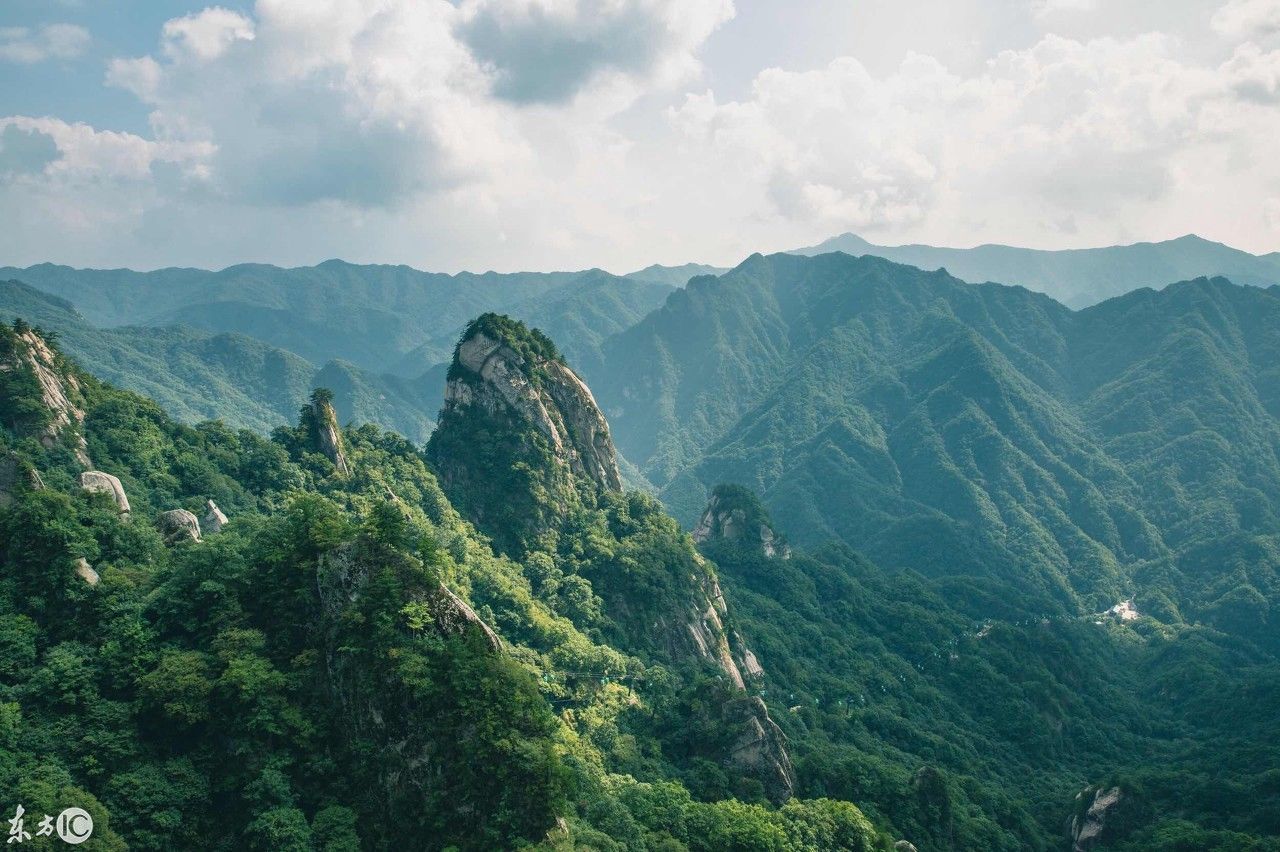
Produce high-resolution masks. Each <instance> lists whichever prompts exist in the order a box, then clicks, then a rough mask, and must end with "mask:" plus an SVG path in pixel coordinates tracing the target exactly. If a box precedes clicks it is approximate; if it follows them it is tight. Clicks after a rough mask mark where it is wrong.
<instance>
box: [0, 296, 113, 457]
mask: <svg viewBox="0 0 1280 852" xmlns="http://www.w3.org/2000/svg"><path fill="white" fill-rule="evenodd" d="M0 412H3V416H4V417H5V418H6V420H8V421H9V422H8V423H7V424H6V425H8V426H9V427H10V428H12V429H13V431H14V432H15V433H16V434H18V435H30V436H33V437H36V438H38V439H39V440H40V443H41V444H42V445H43V446H44V447H45V448H46V449H52V448H53V447H55V446H58V445H60V444H61V445H62V446H65V447H66V448H67V449H69V450H70V451H71V452H72V453H73V454H74V455H75V457H76V461H77V462H79V464H80V465H81V466H82V467H86V468H87V467H91V466H92V465H91V463H90V461H89V452H88V448H87V446H86V445H85V440H84V435H83V427H84V408H83V396H82V394H81V389H80V382H79V380H78V379H77V378H76V376H75V375H74V373H72V372H71V371H69V370H67V369H66V368H65V367H64V366H63V365H62V364H61V363H60V356H59V354H58V353H57V352H55V351H54V349H53V348H52V347H51V346H50V345H49V343H48V342H47V341H46V340H45V339H44V338H43V337H42V336H41V335H40V334H39V333H37V332H36V331H35V330H34V329H32V328H30V327H29V326H27V325H26V324H25V323H22V322H21V321H19V322H16V323H14V325H13V326H12V327H10V326H7V325H0Z"/></svg>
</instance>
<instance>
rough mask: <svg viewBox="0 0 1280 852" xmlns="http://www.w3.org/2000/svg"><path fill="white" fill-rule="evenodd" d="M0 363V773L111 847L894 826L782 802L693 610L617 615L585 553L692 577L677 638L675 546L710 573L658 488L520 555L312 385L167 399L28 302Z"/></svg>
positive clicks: (729, 836)
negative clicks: (691, 621) (658, 621)
mask: <svg viewBox="0 0 1280 852" xmlns="http://www.w3.org/2000/svg"><path fill="white" fill-rule="evenodd" d="M33 353H34V354H33ZM0 366H3V368H4V369H2V370H0V379H2V380H3V381H0V409H3V410H4V411H6V412H10V413H11V412H24V413H25V414H26V415H27V419H23V420H22V421H21V422H18V421H14V420H12V419H10V420H8V422H5V423H3V424H0V459H2V460H4V464H5V466H6V467H5V470H8V469H9V468H12V470H13V471H14V472H15V473H16V474H20V475H15V476H12V477H10V476H8V475H7V474H6V475H4V476H2V477H0V493H2V495H3V498H4V499H3V500H0V569H2V570H0V648H3V650H4V653H3V655H0V789H4V790H6V791H13V792H15V793H16V794H17V795H18V796H20V797H21V798H22V801H23V802H24V803H25V804H26V806H27V807H29V808H30V809H31V810H30V812H32V813H37V812H40V811H41V810H43V811H45V812H50V813H56V812H57V806H60V804H67V803H68V802H70V801H73V802H75V803H76V805H77V806H81V807H84V808H85V809H86V810H88V811H89V812H90V813H91V815H92V817H93V819H94V823H95V835H94V841H93V842H94V843H95V844H97V845H99V846H101V847H102V848H110V849H124V848H141V849H182V848H206V847H208V846H209V838H215V837H216V838H218V840H217V841H216V843H217V845H218V848H224V847H225V848H251V849H297V850H303V849H311V848H317V847H320V848H325V849H343V850H356V849H362V848H363V849H405V848H414V849H476V850H481V849H495V848H497V849H514V848H528V849H546V850H551V849H566V848H598V849H624V848H625V849H637V850H644V849H664V850H680V849H689V850H696V852H713V850H723V849H733V848H738V849H744V850H745V849H762V848H778V849H783V848H785V849H795V850H828V849H832V850H856V852H871V849H872V848H873V843H874V844H876V845H878V846H880V847H881V848H883V846H884V845H885V844H887V843H891V840H890V839H889V838H887V837H884V836H881V835H879V834H878V832H877V831H876V829H875V828H873V826H872V825H871V824H870V823H869V821H868V820H867V819H866V818H865V817H864V816H863V815H862V814H861V813H860V812H859V811H858V809H857V808H856V807H854V806H853V805H852V804H850V803H848V802H840V801H835V800H831V799H821V800H814V801H809V800H799V799H795V800H792V801H789V802H788V803H787V804H786V805H785V806H784V807H773V806H770V805H768V804H767V803H766V802H765V796H764V793H765V787H764V785H763V783H762V782H761V781H760V780H759V779H758V778H757V777H756V766H757V765H762V764H761V763H760V761H759V760H754V759H752V760H749V759H746V758H744V756H743V755H744V754H745V755H747V756H748V757H750V756H756V755H766V754H774V753H775V752H773V751H770V749H769V747H768V744H769V742H773V740H771V739H770V738H769V736H768V735H767V732H766V735H764V737H763V739H750V738H747V739H744V728H743V726H744V724H745V725H747V727H746V730H745V733H746V734H751V733H752V732H753V731H755V730H760V725H761V724H762V723H761V719H762V718H763V719H764V720H767V719H768V717H767V714H766V715H764V716H763V717H762V716H760V715H758V713H759V712H760V711H759V710H758V709H757V708H763V707H764V705H763V702H762V701H760V699H759V698H758V697H752V696H748V695H747V694H746V692H745V690H744V689H742V688H738V687H735V686H731V685H728V684H726V683H724V682H723V681H722V680H718V679H717V675H718V676H720V677H721V678H722V677H723V676H724V674H725V673H726V668H725V667H724V664H723V661H720V660H717V659H715V658H714V657H710V658H709V657H707V656H705V655H703V654H701V653H700V652H699V651H697V650H694V649H695V648H696V643H695V642H693V641H692V637H689V638H687V639H684V640H683V641H682V644H681V645H680V646H679V647H676V648H672V649H669V650H664V646H663V643H662V642H661V637H660V635H655V634H654V633H653V632H652V631H633V630H628V629H622V628H619V629H616V630H615V629H614V628H613V627H611V625H622V624H623V622H624V621H625V619H624V618H623V616H624V615H625V614H624V613H619V612H618V611H616V610H614V609H612V608H611V607H605V608H603V609H602V604H601V597H600V596H598V595H597V592H596V590H594V589H593V586H592V584H591V581H589V580H587V579H586V577H587V576H597V577H601V578H607V577H610V576H613V577H615V578H619V577H620V574H619V569H620V568H622V567H623V566H624V565H630V564H638V565H644V566H647V567H648V568H649V569H650V573H649V574H648V575H647V576H648V577H649V578H650V579H660V578H664V577H665V578H666V580H667V582H668V583H669V586H670V588H671V589H672V590H673V592H674V594H675V597H673V598H668V599H655V600H652V601H651V602H650V603H651V606H652V609H650V610H648V611H647V612H646V615H648V614H652V613H655V612H661V609H660V608H661V606H662V604H663V603H664V602H669V601H679V603H680V605H679V606H678V607H677V608H676V609H674V610H671V611H669V612H667V613H665V614H666V616H667V617H668V618H670V619H672V622H673V628H675V627H679V629H678V630H675V631H674V633H673V635H676V636H681V635H684V636H688V634H687V633H685V632H684V630H683V625H684V620H685V619H686V618H688V617H689V615H690V614H691V612H690V609H691V608H692V611H693V612H698V611H699V610H700V608H701V607H702V606H703V605H704V604H705V603H706V602H707V601H706V598H705V597H704V596H703V595H704V594H705V592H704V590H703V588H702V587H701V586H700V585H699V584H696V583H694V584H691V583H690V582H689V579H688V578H687V577H686V575H685V570H686V569H688V568H690V567H691V566H698V567H699V569H700V570H701V572H702V577H704V578H713V577H714V573H713V572H712V569H711V568H710V566H709V565H707V563H705V561H701V557H698V556H697V554H696V553H695V552H694V551H693V549H692V545H691V542H690V540H689V538H688V536H687V535H684V534H683V533H681V532H680V531H679V529H678V527H677V526H676V525H675V523H674V522H673V521H671V520H670V519H669V518H666V517H665V516H664V515H663V514H662V512H661V510H660V508H658V507H657V505H656V504H655V503H654V502H653V501H652V500H650V499H648V498H645V497H644V496H643V495H639V494H631V495H623V494H621V493H618V492H612V491H611V492H609V493H608V494H601V495H600V497H601V499H602V500H605V501H606V502H607V503H608V508H607V509H606V510H601V514H599V515H596V516H593V518H592V519H591V520H592V524H591V529H590V530H589V531H585V530H584V531H575V530H574V529H572V528H565V529H563V530H561V532H562V533H563V535H564V538H565V540H566V541H568V540H570V539H572V540H575V541H576V542H577V543H578V544H582V543H585V542H586V541H590V543H591V545H592V549H589V550H582V549H576V550H575V551H574V554H573V559H572V560H569V559H568V558H566V556H564V555H562V554H559V553H548V552H541V553H540V554H538V555H534V554H531V555H530V557H529V558H528V559H526V560H524V561H520V562H517V561H514V560H512V559H510V558H507V557H504V556H500V555H495V554H494V553H493V551H492V550H491V549H490V548H489V546H488V544H487V541H486V540H485V539H484V538H483V537H482V536H480V535H478V534H477V533H476V531H475V529H474V528H473V527H472V526H471V525H470V524H469V523H467V522H466V521H465V520H463V519H462V518H461V517H460V516H459V515H458V513H457V512H456V511H455V510H454V509H453V507H452V506H451V505H450V502H449V500H448V499H447V497H446V496H445V494H444V493H443V492H442V491H441V490H440V488H439V486H438V484H437V481H436V479H435V477H434V475H433V474H432V473H431V471H430V470H429V469H428V467H427V466H426V464H425V463H424V459H423V457H422V455H421V454H420V453H419V452H418V451H417V450H416V449H415V448H414V447H413V446H412V445H411V444H409V443H408V442H407V441H405V440H404V439H403V438H400V437H399V436H396V435H393V434H390V433H385V432H382V431H381V430H379V429H378V428H377V427H373V426H364V427H361V428H359V429H355V430H347V431H342V430H340V429H339V428H338V426H337V423H336V418H335V415H334V414H333V412H332V409H331V405H330V401H329V396H328V394H326V393H324V392H323V391H320V392H317V393H316V394H315V395H314V396H313V398H312V403H311V404H310V405H309V406H308V408H307V411H306V412H304V416H303V417H302V420H301V422H300V423H299V425H298V427H297V428H284V429H280V430H278V431H277V432H276V434H275V435H273V437H272V439H271V440H267V439H265V438H263V437H261V436H258V435H254V434H253V433H251V432H247V431H244V432H239V433H236V432H233V431H232V430H230V429H227V428H226V427H225V426H223V425H221V424H218V423H204V424H200V425H199V426H198V427H195V428H192V427H187V426H183V425H181V424H178V423H176V422H175V421H173V420H172V419H171V418H169V417H168V416H166V415H165V414H164V413H163V412H162V411H161V410H160V409H159V407H158V406H156V405H155V404H154V403H152V402H150V401H148V400H145V399H142V398H140V397H137V396H135V395H133V394H130V393H127V392H122V391H118V390H115V389H113V388H111V387H110V386H107V385H104V384H102V383H101V382H99V381H97V380H95V379H93V378H92V377H91V376H89V375H87V374H84V373H81V372H80V371H79V370H78V369H77V368H76V367H75V366H74V365H73V364H71V363H69V362H68V361H67V360H66V359H65V358H64V357H62V356H61V355H59V354H58V353H57V352H56V349H52V348H50V347H49V346H48V345H47V342H46V341H44V340H43V339H42V338H40V337H39V335H38V334H36V333H35V332H33V331H32V330H31V329H29V328H27V327H26V326H25V325H23V324H21V323H19V324H15V326H13V327H11V326H9V325H7V324H0ZM55 387H56V388H58V389H60V390H59V393H57V394H53V393H52V390H53V389H54V388H55ZM72 411H74V416H72V415H71V414H69V412H72ZM51 418H52V419H54V420H58V422H59V423H61V424H62V425H61V426H60V427H59V428H58V429H57V430H55V432H54V433H51V434H50V436H49V437H50V440H49V441H48V442H47V443H44V442H42V441H41V440H40V438H41V436H42V435H43V434H44V430H45V429H46V426H47V424H48V422H51ZM59 418H61V419H59ZM63 420H65V422H62V421H63ZM28 421H29V422H28ZM78 437H84V438H85V439H86V446H87V455H86V456H85V457H84V458H83V459H82V458H80V457H78V456H77V454H76V452H75V446H74V445H75V439H77V438H78ZM90 458H91V459H92V464H93V465H95V466H96V467H97V468H98V470H95V471H89V470H86V469H85V463H86V462H87V460H88V459H90ZM104 481H108V482H111V483H112V485H113V487H112V488H111V489H109V491H110V493H103V492H102V490H101V489H100V488H98V485H99V484H100V483H102V482H104ZM126 494H127V498H128V504H129V511H124V512H122V508H123V501H124V498H125V495H126ZM215 504H216V507H220V508H219V509H218V510H217V514H215ZM200 515H203V516H204V517H203V520H202V519H201V518H200ZM588 533H589V534H588ZM674 554H680V558H678V559H675V560H674V561H672V562H670V563H663V562H662V561H661V560H660V559H656V558H655V557H657V556H673V555H674ZM615 560H616V561H615ZM624 582H630V581H627V580H624ZM685 593H693V594H694V595H695V597H694V598H693V599H684V600H681V598H680V595H682V594H685ZM606 597H607V596H606ZM720 606H721V607H722V611H725V610H723V603H722V602H721V603H720ZM725 612H726V614H727V611H725ZM701 617H703V618H705V619H708V620H709V619H710V618H711V616H710V615H709V614H708V615H705V616H701ZM704 629H706V630H707V631H708V633H707V635H708V636H711V637H712V638H714V639H716V640H717V641H718V642H719V643H721V644H722V645H723V644H724V643H726V642H728V641H729V639H728V637H727V636H726V634H725V633H724V630H725V628H724V627H721V628H720V629H719V632H718V633H716V632H712V631H711V629H710V627H706V628H704ZM606 630H608V631H609V632H613V633H615V637H616V639H617V641H619V642H620V643H621V642H625V643H628V644H629V645H631V647H632V648H633V650H632V651H626V650H622V649H620V648H619V647H616V646H613V645H610V644H608V643H606V642H604V641H602V638H601V635H602V633H603V632H605V631H606ZM735 641H740V639H735ZM751 721H754V722H755V726H756V727H755V728H752V727H751V726H750V724H748V723H749V722H751ZM775 736H777V737H780V736H781V735H780V734H776V735H775ZM744 742H745V744H746V746H747V747H748V748H746V749H745V750H744V749H742V748H738V749H737V750H735V746H736V745H740V744H742V743H744ZM761 759H763V758H761ZM735 793H737V794H739V796H740V797H739V798H734V797H733V795H734V794H735ZM695 794H696V798H695Z"/></svg>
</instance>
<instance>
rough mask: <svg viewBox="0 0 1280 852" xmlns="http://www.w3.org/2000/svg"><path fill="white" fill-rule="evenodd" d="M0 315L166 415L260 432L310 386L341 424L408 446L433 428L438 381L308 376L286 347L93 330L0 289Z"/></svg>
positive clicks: (355, 372)
mask: <svg viewBox="0 0 1280 852" xmlns="http://www.w3.org/2000/svg"><path fill="white" fill-rule="evenodd" d="M0 313H3V314H6V315H16V316H23V317H26V318H28V319H29V321H30V322H32V323H35V324H37V325H39V326H41V327H42V328H44V329H46V330H48V331H52V332H56V333H57V334H58V336H59V339H60V340H61V341H62V344H63V345H64V346H65V347H66V349H67V351H68V352H69V353H70V354H71V355H73V356H74V357H76V358H77V359H80V360H82V361H83V362H84V363H89V364H93V365H94V371H95V373H96V374H97V375H99V376H101V377H102V378H104V379H107V380H108V381H112V382H115V383H117V384H119V385H120V386H121V387H125V388H128V389H130V390H133V391H136V392H138V393H142V394H146V395H148V396H150V397H151V398H152V399H155V400H156V401H157V402H159V403H160V404H161V405H163V406H164V408H165V410H166V411H168V412H169V413H170V414H172V415H173V416H174V417H176V418H178V419H179V420H181V421H183V422H186V423H195V422H197V421H200V420H206V419H210V418H214V417H218V418H222V419H224V420H226V421H227V422H228V423H229V424H231V425H232V426H235V427H243V428H249V429H254V430H257V431H259V432H262V433H266V432H269V431H271V430H272V429H274V428H275V427H277V426H279V425H282V424H285V423H289V422H291V421H292V420H293V419H294V417H295V416H296V415H297V412H298V408H299V406H301V405H302V404H303V402H305V401H306V398H307V395H308V394H309V393H310V392H311V389H312V388H313V387H315V386H316V385H318V384H320V385H324V386H327V387H332V388H334V389H335V390H336V391H337V394H338V398H337V407H338V411H339V416H340V417H342V419H343V421H344V422H347V421H352V420H354V421H356V422H358V423H363V422H372V423H378V424H381V425H383V426H386V427H388V428H394V429H397V430H398V431H400V432H402V433H404V434H405V435H407V436H408V437H410V438H412V439H413V440H415V441H419V442H422V441H425V440H426V438H427V436H428V435H429V434H430V432H431V429H432V428H434V425H435V414H434V412H435V411H436V410H438V408H439V405H440V400H441V396H440V394H441V387H442V382H441V381H440V379H439V377H438V376H436V375H435V374H428V375H427V376H425V377H423V378H421V379H419V380H411V379H401V378H398V377H394V376H377V375H372V374H370V373H368V372H366V371H364V370H361V369H359V368H356V367H354V366H352V365H350V364H342V363H339V362H331V363H329V364H326V365H325V366H324V367H322V368H321V369H319V370H317V369H316V368H315V367H314V366H313V365H312V364H310V363H309V362H307V361H306V360H305V359H303V358H301V357H299V356H297V355H295V354H294V353H292V352H289V351H287V350H283V349H278V348H276V347H273V346H270V345H268V344H265V343H263V342H261V341H258V340H254V339H252V338H249V337H245V336H244V335H240V334H225V333H222V334H215V333H210V332H205V331H199V330H196V329H192V328H187V327H182V326H163V327H155V328H146V329H139V328H130V327H119V328H106V329H104V328H95V327H93V326H92V325H90V324H89V323H88V322H87V321H86V320H85V319H84V317H82V316H80V315H79V313H77V312H76V311H75V309H74V308H73V306H72V305H71V304H70V303H69V302H67V301H66V300H63V299H59V298H57V297H55V296H50V295H48V294H46V293H43V292H40V291H37V290H35V289H33V288H31V287H29V286H27V285H25V284H22V283H20V282H17V281H6V282H0Z"/></svg>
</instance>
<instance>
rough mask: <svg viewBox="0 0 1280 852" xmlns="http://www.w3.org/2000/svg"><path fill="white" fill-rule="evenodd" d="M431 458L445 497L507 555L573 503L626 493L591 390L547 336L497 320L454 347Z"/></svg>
mask: <svg viewBox="0 0 1280 852" xmlns="http://www.w3.org/2000/svg"><path fill="white" fill-rule="evenodd" d="M427 457H428V459H429V460H430V461H431V463H432V465H433V466H434V467H435V469H436V471H437V473H438V474H439V475H440V479H441V483H442V484H443V485H444V488H445V491H446V492H447V493H448V494H449V498H450V500H451V501H452V502H453V503H454V504H455V505H456V506H457V507H458V508H459V509H460V510H461V511H462V512H463V513H464V514H465V515H467V516H468V517H469V518H470V519H471V520H472V521H473V522H475V523H476V524H477V526H479V527H480V528H481V529H482V530H484V531H485V532H486V533H488V534H489V535H490V536H492V537H493V538H494V541H495V544H496V545H497V546H498V547H499V549H501V550H504V551H507V552H513V553H514V552H519V551H520V550H521V549H522V544H523V542H525V541H527V540H528V539H529V538H530V536H533V535H537V534H538V533H539V532H540V531H542V530H544V529H546V528H548V527H549V526H551V525H552V524H554V523H555V520H556V518H557V517H560V516H562V515H563V514H564V512H565V511H566V510H567V508H568V507H569V506H570V505H571V504H572V503H573V502H574V501H577V500H583V499H586V500H590V499H593V498H592V496H591V495H592V494H595V493H599V492H600V491H619V490H621V489H622V477H621V476H620V475H619V473H618V461H617V454H616V452H615V450H614V447H613V440H612V439H611V438H610V437H609V425H608V423H606V422H605V419H604V415H603V414H601V413H600V409H599V408H598V407H597V406H596V401H595V398H594V397H593V396H592V395H591V390H590V389H589V388H588V387H587V385H586V383H585V382H583V381H582V379H580V378H579V377H578V376H577V374H575V373H574V372H573V370H571V369H570V368H569V367H568V365H566V364H565V363H564V361H563V360H562V359H561V358H560V355H559V353H558V352H557V351H556V348H555V344H553V343H552V342H551V341H550V340H549V339H547V337H546V336H545V335H543V334H542V333H541V332H539V331H538V330H537V329H530V328H527V327H526V326H525V325H524V324H523V323H521V322H518V321H516V320H512V319H509V318H507V317H504V316H499V315H497V314H485V315H484V316H481V317H480V318H478V319H476V320H475V321H474V322H472V323H471V324H470V325H469V326H468V327H467V330H466V332H465V333H464V334H463V336H462V339H461V340H460V341H459V343H458V346H457V348H456V349H455V350H454V357H453V363H452V364H451V365H450V368H449V376H448V384H447V385H446V387H445V403H444V408H443V410H442V411H441V413H440V421H439V426H438V427H437V429H436V431H435V432H434V433H433V434H432V436H431V440H430V442H429V443H428V444H427Z"/></svg>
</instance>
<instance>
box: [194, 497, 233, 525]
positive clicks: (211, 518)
mask: <svg viewBox="0 0 1280 852" xmlns="http://www.w3.org/2000/svg"><path fill="white" fill-rule="evenodd" d="M204 507H205V512H204V517H203V518H201V519H200V526H201V527H202V528H203V529H204V531H205V532H206V533H217V532H222V528H223V527H224V526H226V524H227V516H226V515H224V514H223V513H222V510H221V509H219V508H218V504H217V503H215V502H213V501H212V500H206V501H204Z"/></svg>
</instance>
